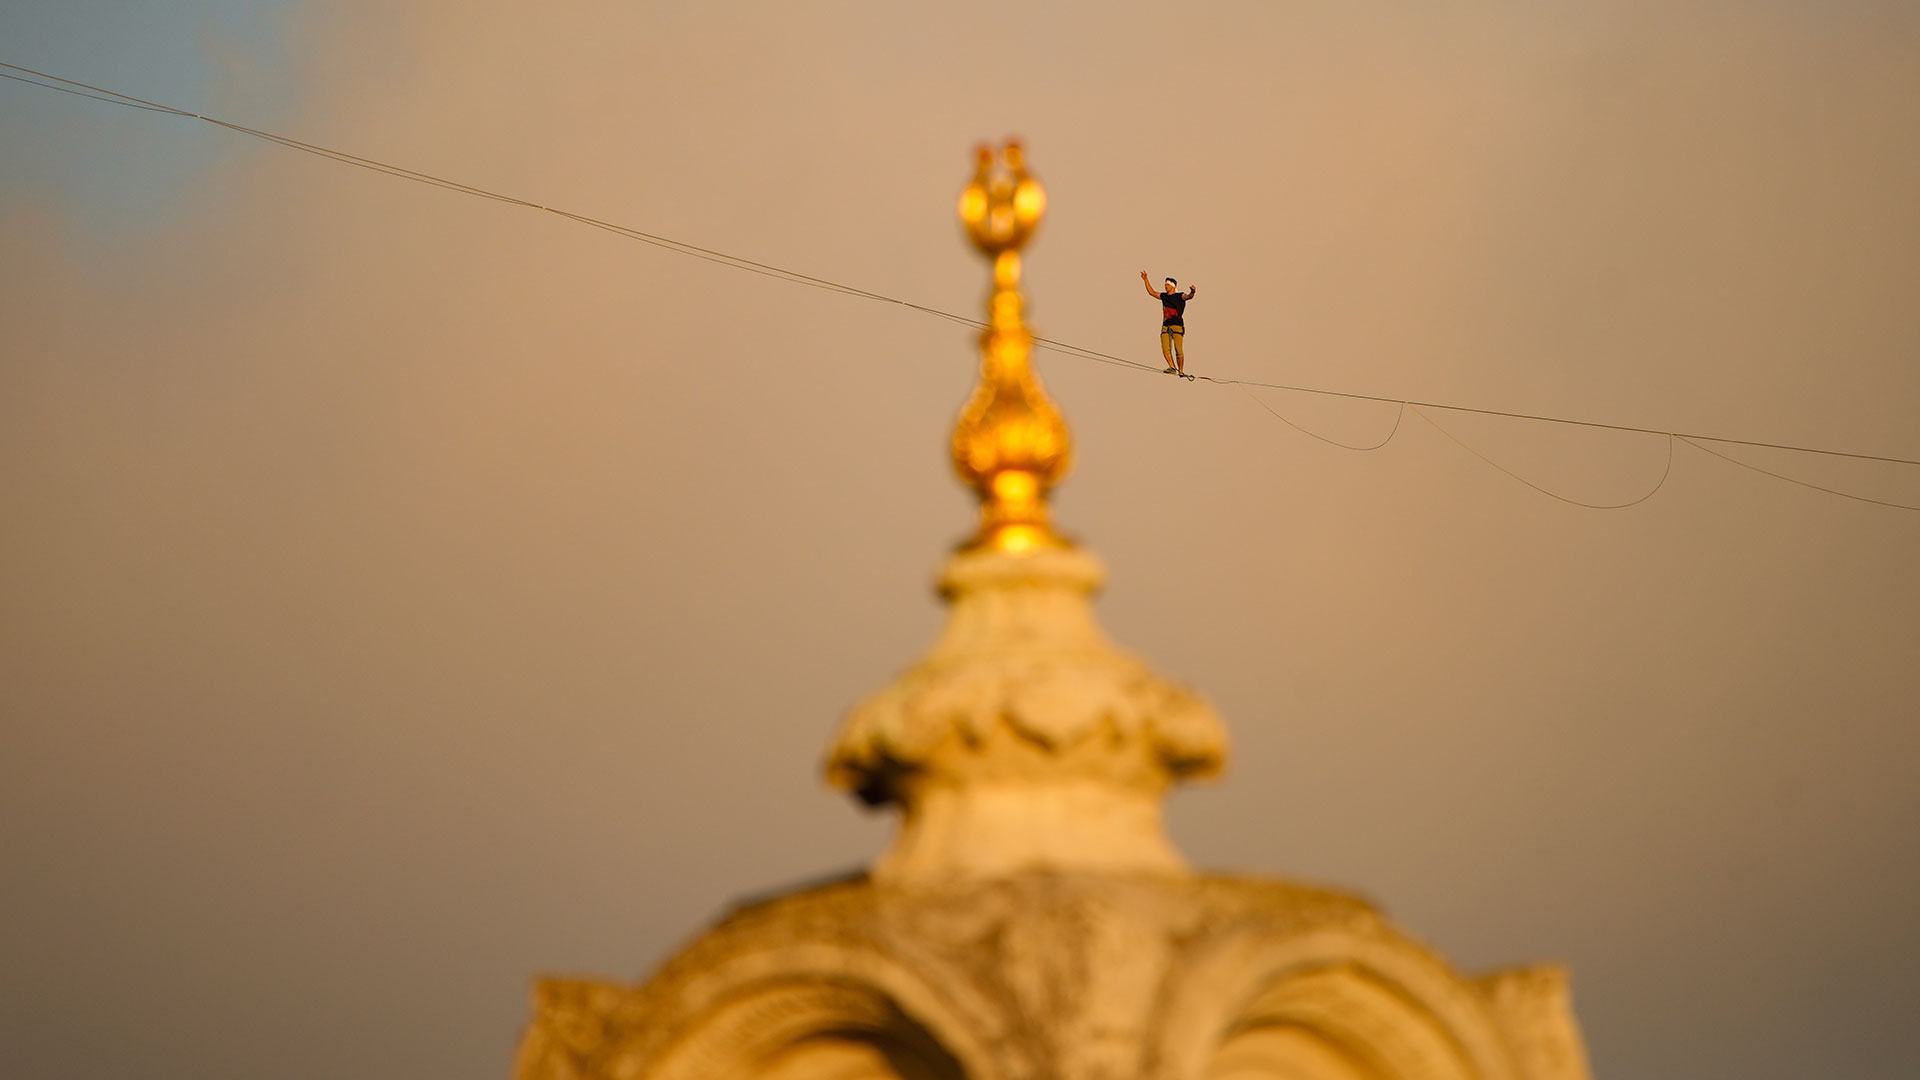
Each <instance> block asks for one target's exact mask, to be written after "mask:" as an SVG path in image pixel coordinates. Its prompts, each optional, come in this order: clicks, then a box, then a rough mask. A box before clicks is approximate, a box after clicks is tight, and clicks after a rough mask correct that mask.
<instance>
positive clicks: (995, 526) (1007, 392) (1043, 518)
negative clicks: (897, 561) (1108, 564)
mask: <svg viewBox="0 0 1920 1080" xmlns="http://www.w3.org/2000/svg"><path fill="white" fill-rule="evenodd" d="M1046 208H1047V193H1046V189H1044V188H1042V187H1041V186H1040V181H1039V179H1038V178H1037V177H1035V176H1034V175H1033V174H1032V173H1030V172H1028V171H1027V165H1026V155H1025V154H1024V152H1023V151H1022V150H1021V147H1020V144H1019V143H1018V142H1013V141H1009V142H1008V143H1007V144H1006V147H1005V149H1004V150H1003V152H1002V155H1001V158H1000V160H999V161H996V160H995V157H994V153H993V150H992V149H991V148H990V147H986V146H982V147H980V149H979V162H978V166H977V167H976V169H975V170H974V175H973V181H972V182H971V183H969V184H968V185H967V187H966V190H965V191H962V192H961V193H960V220H961V222H962V223H963V224H964V225H965V226H966V229H967V236H968V237H969V238H970V239H972V241H973V246H974V247H976V248H978V249H980V252H981V253H982V254H984V255H986V256H987V257H988V258H989V259H991V260H992V261H993V288H992V291H991V293H990V294H989V297H988V301H987V324H988V325H987V329H986V330H985V331H983V332H982V333H981V335H980V384H979V385H978V386H976V387H975V388H974V391H973V396H972V397H971V398H969V399H968V401H967V404H966V407H965V408H963V409H962V410H961V411H960V420H959V422H958V424H956V425H955V427H954V431H953V466H954V469H955V470H957V471H958V472H959V473H960V478H961V479H962V480H965V481H966V482H967V483H968V484H969V485H970V486H971V487H972V488H973V489H974V491H976V492H977V493H978V494H979V496H980V530H979V532H977V533H976V534H974V537H973V539H971V540H969V541H968V542H967V544H966V548H967V549H968V550H976V551H977V550H991V551H1001V552H1008V553H1018V552H1023V551H1031V550H1035V549H1039V548H1060V547H1068V546H1071V545H1069V544H1068V543H1067V541H1066V540H1065V539H1063V538H1062V537H1061V536H1060V535H1059V534H1058V533H1056V532H1054V531H1053V526H1052V524H1051V523H1050V522H1049V521H1048V518H1047V493H1048V491H1050V490H1051V489H1052V488H1053V486H1054V485H1055V484H1058V483H1059V482H1060V481H1061V480H1062V479H1064V478H1065V477H1066V475H1067V469H1068V466H1069V464H1070V463H1071V457H1072V446H1071V442H1070V439H1069V437H1068V435H1067V424H1066V421H1065V420H1064V419H1063V418H1062V417H1061V415H1060V410H1059V409H1058V408H1056V407H1055V406H1054V404H1053V402H1052V401H1051V400H1049V399H1048V397H1047V393H1046V391H1045V390H1044V389H1042V388H1041V386H1040V380H1039V379H1038V378H1037V377H1036V376H1035V375H1034V373H1033V364H1032V358H1033V334H1032V332H1031V331H1030V330H1029V329H1028V327H1027V324H1026V316H1025V308H1026V301H1025V298H1024V297H1023V296H1022V295H1021V292H1020V251H1021V249H1022V248H1023V247H1025V246H1026V243H1027V241H1028V240H1029V239H1031V238H1032V236H1033V234H1034V231H1035V230H1036V229H1038V228H1039V227H1040V219H1041V217H1042V216H1043V215H1044V214H1045V213H1046Z"/></svg>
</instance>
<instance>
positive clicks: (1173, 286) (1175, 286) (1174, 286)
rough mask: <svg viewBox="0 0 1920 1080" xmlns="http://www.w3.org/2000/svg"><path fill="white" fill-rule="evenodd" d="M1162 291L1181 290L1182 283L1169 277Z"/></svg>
mask: <svg viewBox="0 0 1920 1080" xmlns="http://www.w3.org/2000/svg"><path fill="white" fill-rule="evenodd" d="M1160 291H1161V292H1179V291H1180V283H1179V282H1177V281H1175V280H1173V279H1172V278H1168V279H1167V283H1166V285H1165V287H1163V288H1162V289H1161V290H1160Z"/></svg>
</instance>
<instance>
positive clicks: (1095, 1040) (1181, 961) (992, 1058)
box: [516, 873, 1588, 1080]
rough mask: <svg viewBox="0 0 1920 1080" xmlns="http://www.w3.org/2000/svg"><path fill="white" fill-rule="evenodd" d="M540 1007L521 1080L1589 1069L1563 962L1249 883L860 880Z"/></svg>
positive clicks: (1107, 877) (1378, 1074)
mask: <svg viewBox="0 0 1920 1080" xmlns="http://www.w3.org/2000/svg"><path fill="white" fill-rule="evenodd" d="M537 1002H538V1003H537V1006H536V1012H535V1017H534V1022H533V1025H532V1027H531V1029H530V1030H529V1031H528V1033H527V1038H526V1040H525V1042H524V1043H523V1044H522V1047H521V1053H520V1060H519V1063H518V1070H517V1073H516V1075H517V1076H518V1078H519V1080H641V1078H646V1080H705V1078H708V1077H740V1078H747V1077H753V1078H760V1080H801V1078H833V1080H892V1078H898V1080H1228V1078H1238V1080H1256V1078H1271V1080H1282V1078H1286V1080H1387V1078H1408V1080H1411V1078H1416V1077H1417V1078H1422V1080H1587V1078H1588V1073H1587V1070H1586V1065H1585V1052H1584V1050H1583V1048H1582V1046H1581V1044H1580V1036H1579V1032H1578V1030H1577V1029H1576V1028H1575V1026H1574V1024H1573V1020H1572V1016H1571V1013H1570V1011H1569V1010H1568V1007H1567V998H1566V992H1565V981H1564V977H1563V976H1562V975H1561V974H1560V973H1559V972H1558V971H1557V970H1554V969H1547V968H1543V969H1530V970H1527V971H1523V972H1515V973H1508V974H1504V975H1500V976H1494V977H1491V978H1489V979H1486V980H1480V981H1473V980H1467V979H1463V978H1461V977H1459V976H1458V975H1456V974H1455V973H1454V972H1453V971H1452V970H1451V969H1450V968H1449V967H1448V966H1447V965H1446V963H1445V962H1444V961H1442V960H1441V959H1440V958H1438V957H1437V956H1435V955H1434V954H1433V953H1431V952H1430V951H1428V950H1427V949H1425V948H1424V947H1422V946H1421V945H1419V944H1418V943H1416V942H1414V941H1412V940H1410V939H1408V938H1406V937H1405V936H1403V935H1401V934H1399V933H1398V932H1397V931H1395V930H1394V929H1393V928H1392V927H1391V926H1389V925H1388V924H1387V923H1386V922H1385V921H1384V920H1383V919H1381V918H1380V916H1379V915H1378V914H1377V913H1376V912H1375V911H1374V910H1373V909H1372V908H1370V907H1369V906H1368V905H1367V904H1365V903H1364V902H1362V901H1360V900H1357V899H1355V898H1353V897H1349V896H1343V895H1340V894H1337V893H1331V892H1326V891H1322V890H1318V889H1311V888H1305V887H1302V886H1297V885H1287V884H1280V883H1276V882H1263V881H1252V880H1243V879H1235V878H1217V877H1192V878H1168V877H1162V876H1154V875H1146V876H1128V875H1111V874H1097V875H1076V874H1048V873H1027V874H1016V875H1012V876H1008V877H1003V878H998V879H992V880H976V881H972V882H969V883H966V884H949V885H947V886H944V887H940V888H932V889H923V888H894V887H889V886H885V885H881V884H879V883H877V882H875V881H873V880H871V879H869V878H866V877H864V876H862V877H860V878H856V879H852V880H848V881H843V882H837V883H833V884H828V885H824V886H819V887H816V888H812V889H808V890H804V891H801V892H797V893H792V894H789V895H786V896H782V897H779V898H777V899H774V900H769V901H765V902H762V903H755V904H749V905H747V906H744V907H742V908H740V909H738V910H736V911H735V912H734V913H733V914H731V915H730V916H728V918H727V919H725V920H724V921H723V922H722V923H721V924H720V925H719V926H717V927H715V928H714V929H713V930H711V931H709V932H708V933H707V934H706V935H705V936H703V937H702V938H701V939H700V940H698V941H697V942H695V943H694V944H693V945H691V946H690V947H689V948H687V949H686V950H685V951H684V952H682V953H681V954H680V955H679V956H677V957H675V958H674V960H673V961H672V962H671V963H669V964H668V965H667V966H666V967H665V968H664V969H662V970H661V971H660V972H659V974H657V975H655V976H654V978H653V979H652V980H650V981H649V982H648V983H647V984H646V985H645V986H643V987H639V988H625V987H619V986H612V985H608V984H604V983H598V982H588V981H563V980H549V981H546V982H543V983H541V984H540V987H539V990H538V993H537Z"/></svg>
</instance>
